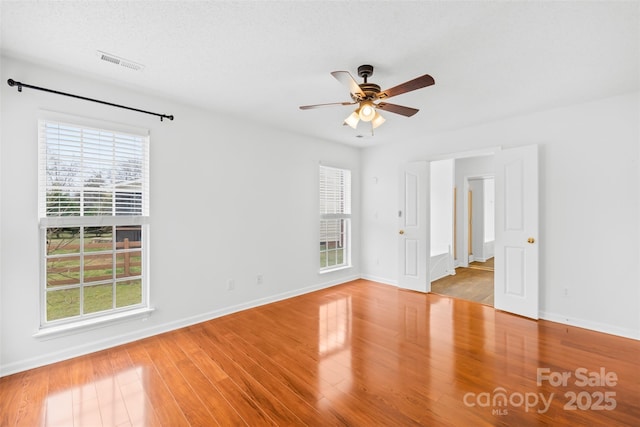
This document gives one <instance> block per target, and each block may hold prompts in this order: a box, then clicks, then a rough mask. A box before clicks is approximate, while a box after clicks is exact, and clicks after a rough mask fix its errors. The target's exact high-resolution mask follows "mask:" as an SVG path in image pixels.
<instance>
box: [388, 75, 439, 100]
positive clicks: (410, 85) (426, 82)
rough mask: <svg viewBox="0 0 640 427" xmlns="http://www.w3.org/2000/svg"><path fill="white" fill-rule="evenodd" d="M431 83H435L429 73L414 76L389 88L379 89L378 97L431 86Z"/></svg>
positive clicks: (389, 96)
mask: <svg viewBox="0 0 640 427" xmlns="http://www.w3.org/2000/svg"><path fill="white" fill-rule="evenodd" d="M432 84H435V80H433V77H431V76H430V75H429V74H425V75H424V76H420V77H416V78H415V79H413V80H409V81H408V82H404V83H402V84H399V85H398V86H394V87H392V88H391V89H386V90H383V91H380V93H378V99H384V98H391V97H392V96H396V95H400V94H403V93H407V92H411V91H412V90H416V89H420V88H423V87H427V86H431V85H432Z"/></svg>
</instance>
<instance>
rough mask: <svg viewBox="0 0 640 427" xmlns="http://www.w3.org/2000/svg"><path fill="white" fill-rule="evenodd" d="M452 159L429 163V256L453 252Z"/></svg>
mask: <svg viewBox="0 0 640 427" xmlns="http://www.w3.org/2000/svg"><path fill="white" fill-rule="evenodd" d="M453 164H454V161H453V159H449V160H440V161H437V162H431V165H430V168H429V169H430V176H431V180H430V183H429V184H430V185H429V186H430V190H431V191H430V195H431V203H430V210H431V218H430V219H431V233H430V236H431V256H434V255H440V254H443V253H449V250H453V249H452V248H453Z"/></svg>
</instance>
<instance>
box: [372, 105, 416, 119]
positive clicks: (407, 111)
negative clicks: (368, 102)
mask: <svg viewBox="0 0 640 427" xmlns="http://www.w3.org/2000/svg"><path fill="white" fill-rule="evenodd" d="M376 108H379V109H381V110H384V111H388V112H390V113H396V114H400V115H403V116H406V117H411V116H413V115H414V114H415V113H417V112H418V111H420V110H418V109H417V108H411V107H404V106H402V105H396V104H389V103H387V102H381V103H379V104H378V105H376Z"/></svg>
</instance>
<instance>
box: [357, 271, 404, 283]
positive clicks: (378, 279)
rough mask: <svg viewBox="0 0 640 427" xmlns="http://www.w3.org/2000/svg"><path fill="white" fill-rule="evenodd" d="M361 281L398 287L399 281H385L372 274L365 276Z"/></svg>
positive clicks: (362, 276)
mask: <svg viewBox="0 0 640 427" xmlns="http://www.w3.org/2000/svg"><path fill="white" fill-rule="evenodd" d="M360 278H361V279H365V280H371V281H372V282H378V283H382V284H383V285H391V286H398V281H397V280H394V279H385V278H384V277H378V276H374V275H371V274H363V275H361V276H360Z"/></svg>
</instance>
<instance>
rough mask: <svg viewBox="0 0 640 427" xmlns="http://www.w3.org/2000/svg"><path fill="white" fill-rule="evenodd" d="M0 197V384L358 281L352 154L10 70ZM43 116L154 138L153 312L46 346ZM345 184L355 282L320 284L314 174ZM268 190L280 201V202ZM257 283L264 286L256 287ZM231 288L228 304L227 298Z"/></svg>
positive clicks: (344, 275) (125, 93) (3, 88)
mask: <svg viewBox="0 0 640 427" xmlns="http://www.w3.org/2000/svg"><path fill="white" fill-rule="evenodd" d="M8 78H13V79H15V80H18V81H23V82H25V83H29V84H33V85H37V86H43V87H50V88H53V89H57V90H60V91H65V92H71V93H76V94H81V95H84V96H89V97H94V98H98V99H104V100H108V101H111V102H115V103H118V104H124V105H130V106H133V107H137V108H141V109H146V110H151V111H156V112H160V113H165V114H174V115H175V121H167V120H165V121H164V122H160V120H159V119H158V118H157V117H153V116H148V115H144V114H140V113H136V112H132V111H126V110H121V109H116V108H112V107H108V106H103V105H99V104H95V103H90V102H86V101H81V100H76V99H72V98H67V97H63V96H59V95H52V94H47V93H44V92H39V91H35V90H30V89H24V90H23V92H22V93H18V92H17V90H16V88H15V87H14V88H11V87H9V86H8V85H7V84H6V83H5V82H6V81H7V79H8ZM0 81H1V82H2V84H1V85H0V96H1V98H2V100H1V103H2V104H1V108H2V130H1V137H2V140H1V147H0V148H1V149H0V158H1V161H2V163H1V166H2V168H1V174H0V182H1V184H2V185H1V187H0V194H1V195H2V197H1V210H0V215H1V217H2V226H1V227H0V236H1V237H2V239H1V240H0V245H1V247H2V249H3V250H2V254H1V258H0V271H1V273H0V285H1V288H0V292H1V294H2V300H1V306H0V312H1V314H0V316H1V317H0V319H1V321H0V326H1V327H0V337H1V341H0V347H1V348H0V358H1V359H0V361H1V365H0V374H1V375H6V374H8V373H11V372H15V371H18V370H22V369H26V368H30V367H34V366H37V365H41V364H45V363H49V362H52V361H56V360H60V359H64V358H67V357H71V356H75V355H78V354H82V353H86V352H91V351H95V350H97V349H100V348H105V347H108V346H111V345H115V344H119V343H122V342H126V341H131V340H135V339H138V338H140V337H144V336H148V335H151V334H155V333H158V332H162V331H166V330H169V329H173V328H177V327H180V326H182V325H186V324H190V323H195V322H198V321H201V320H205V319H208V318H211V317H214V316H218V315H221V314H224V313H227V312H230V311H235V310H238V309H241V308H244V307H250V306H253V305H256V304H260V303H265V302H268V301H272V300H276V299H280V298H284V297H287V296H291V295H295V294H299V293H302V292H307V291H310V290H314V289H318V288H322V287H326V286H329V285H332V284H336V283H341V282H344V281H348V280H350V279H353V278H357V277H359V275H360V266H359V254H360V244H359V243H360V230H361V228H360V226H359V222H358V220H357V219H358V218H359V217H360V200H359V195H360V193H361V191H360V180H359V177H360V176H361V174H360V153H359V150H358V149H355V148H350V147H346V146H342V145H337V144H333V143H328V142H325V141H319V140H314V139H309V138H305V137H300V136H297V135H292V134H288V133H283V132H280V131H277V130H273V129H269V128H265V127H263V126H259V125H255V124H248V123H245V122H243V121H241V120H237V119H235V118H233V117H228V116H225V115H222V114H217V113H214V112H208V111H204V110H201V109H197V108H192V107H188V106H185V105H181V104H178V103H175V102H171V101H168V100H164V99H160V98H157V97H153V96H148V95H144V94H140V93H135V92H132V91H131V90H126V89H124V88H122V87H116V86H112V85H110V84H108V83H106V82H101V81H92V80H89V79H86V78H82V77H79V76H76V75H71V74H66V73H64V72H60V71H56V70H51V69H45V68H39V67H37V66H34V65H32V64H28V63H25V62H20V61H16V60H12V59H8V58H4V59H3V62H2V69H1V80H0ZM41 108H42V109H49V110H54V111H59V112H64V113H68V114H75V115H81V116H87V117H92V118H98V119H101V120H108V121H112V122H119V123H126V124H131V125H135V126H139V127H146V128H149V129H150V131H151V154H150V156H151V181H150V186H151V187H150V191H151V205H150V207H151V221H152V222H151V245H150V250H151V253H150V256H151V266H150V278H151V306H152V307H155V309H156V311H155V312H154V313H153V314H152V315H151V316H150V317H149V318H148V319H147V320H146V321H144V322H143V321H141V320H135V321H133V320H132V321H126V322H123V323H120V324H116V325H111V326H106V327H102V328H100V329H95V330H91V331H87V332H83V333H76V334H72V335H68V336H62V337H58V338H53V339H49V340H42V339H37V338H34V337H33V334H34V333H35V332H36V331H37V330H38V326H39V303H38V289H39V283H38V269H39V266H40V263H39V241H38V218H37V208H36V207H37V194H38V187H37V176H38V173H37V159H38V158H37V122H36V121H37V118H38V110H39V109H41ZM319 162H324V163H326V164H329V165H335V166H340V167H346V168H350V169H351V170H352V171H353V192H352V193H353V217H354V218H355V220H354V221H353V231H352V233H353V240H354V247H353V252H352V259H353V264H354V265H353V268H350V269H347V270H343V271H339V272H333V273H328V274H323V275H320V274H318V267H319V255H318V241H319V237H318V233H319V232H318V178H317V176H318V164H319ZM274 190H276V191H274ZM258 274H261V275H263V277H264V283H263V284H261V285H257V284H256V276H257V275H258ZM228 279H234V280H235V282H236V286H235V290H233V291H228V290H227V280H228Z"/></svg>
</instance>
